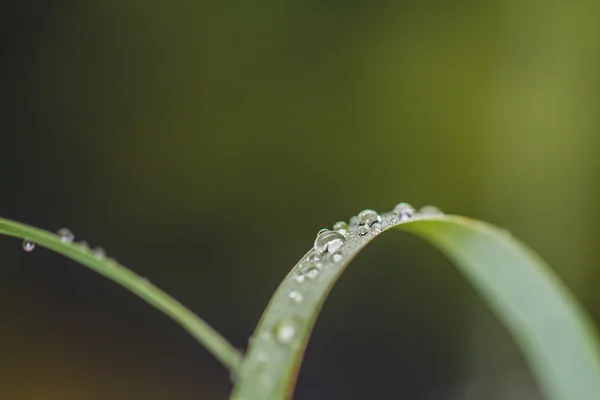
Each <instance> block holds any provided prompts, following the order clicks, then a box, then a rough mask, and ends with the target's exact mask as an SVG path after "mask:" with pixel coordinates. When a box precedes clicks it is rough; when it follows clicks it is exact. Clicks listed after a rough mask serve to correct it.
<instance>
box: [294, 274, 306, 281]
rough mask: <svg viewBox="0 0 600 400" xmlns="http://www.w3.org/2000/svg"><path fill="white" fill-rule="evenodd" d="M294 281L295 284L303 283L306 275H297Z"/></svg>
mask: <svg viewBox="0 0 600 400" xmlns="http://www.w3.org/2000/svg"><path fill="white" fill-rule="evenodd" d="M294 279H295V280H296V283H304V281H305V280H306V275H304V274H303V273H299V274H298V275H296V278H294Z"/></svg>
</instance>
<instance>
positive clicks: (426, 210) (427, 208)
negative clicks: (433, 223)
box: [419, 206, 444, 215]
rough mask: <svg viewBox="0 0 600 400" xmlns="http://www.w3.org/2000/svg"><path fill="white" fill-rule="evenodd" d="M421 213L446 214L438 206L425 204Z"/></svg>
mask: <svg viewBox="0 0 600 400" xmlns="http://www.w3.org/2000/svg"><path fill="white" fill-rule="evenodd" d="M419 214H421V215H444V212H443V211H442V210H440V209H439V208H437V207H436V206H424V207H421V209H420V210H419Z"/></svg>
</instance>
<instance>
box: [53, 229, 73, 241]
mask: <svg viewBox="0 0 600 400" xmlns="http://www.w3.org/2000/svg"><path fill="white" fill-rule="evenodd" d="M56 234H57V235H58V236H60V241H61V242H63V243H73V240H75V235H73V232H71V231H70V230H68V229H67V228H62V229H59V230H58V232H56Z"/></svg>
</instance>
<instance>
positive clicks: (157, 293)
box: [0, 218, 241, 371]
mask: <svg viewBox="0 0 600 400" xmlns="http://www.w3.org/2000/svg"><path fill="white" fill-rule="evenodd" d="M0 234H4V235H7V236H13V237H17V238H21V239H27V240H30V241H32V242H34V243H35V244H36V245H38V246H43V247H46V248H48V249H50V250H53V251H55V252H57V253H59V254H62V255H63V256H65V257H68V258H70V259H72V260H75V261H77V262H79V263H81V264H83V265H85V266H86V267H89V268H91V269H93V270H94V271H96V272H98V273H99V274H101V275H104V276H105V277H107V278H108V279H110V280H112V281H114V282H116V283H118V284H119V285H121V286H123V287H124V288H126V289H128V290H129V291H131V292H132V293H135V294H136V295H137V296H139V297H140V298H142V299H144V300H145V301H146V302H148V303H149V304H151V305H153V306H154V307H156V308H157V309H158V310H160V311H162V312H163V313H165V314H166V315H168V316H169V317H171V318H172V319H173V320H174V321H175V322H177V323H178V324H180V325H181V326H182V327H183V328H184V329H186V330H187V331H188V332H189V333H190V334H191V335H192V336H193V337H194V338H196V339H197V340H198V341H199V342H200V343H202V344H203V345H204V346H205V347H206V348H207V349H208V350H209V351H210V352H211V353H212V354H213V355H214V356H215V357H216V358H217V359H219V361H221V362H222V363H223V364H224V365H225V366H226V367H227V368H228V369H229V370H231V371H235V370H236V369H237V368H238V366H239V364H240V360H241V354H240V352H239V351H238V350H237V349H235V348H234V347H233V346H232V345H231V344H229V342H227V340H225V339H224V338H223V337H222V336H221V335H219V334H218V333H217V332H216V331H215V330H214V329H212V328H211V327H210V326H209V325H208V324H207V323H206V322H204V321H203V320H202V319H200V317H198V316H197V315H196V314H194V313H193V312H192V311H190V310H189V309H187V308H186V307H184V306H183V305H182V304H181V303H180V302H178V301H177V300H175V299H174V298H172V297H171V296H169V295H168V294H167V293H165V292H163V291H162V290H160V289H159V288H157V287H156V286H154V285H152V284H151V283H150V282H149V281H148V280H147V279H145V278H143V277H141V276H139V275H137V274H135V273H134V272H132V271H130V270H128V269H127V268H125V267H124V266H122V265H120V264H119V263H117V262H116V261H114V260H111V259H109V258H106V257H96V256H95V253H94V251H92V250H90V249H89V248H88V247H87V246H83V245H81V244H78V243H63V242H61V240H60V237H59V236H58V235H55V234H53V233H50V232H47V231H44V230H41V229H37V228H34V227H31V226H28V225H25V224H21V223H18V222H14V221H9V220H6V219H2V218H0Z"/></svg>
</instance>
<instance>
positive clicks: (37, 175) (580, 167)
mask: <svg viewBox="0 0 600 400" xmlns="http://www.w3.org/2000/svg"><path fill="white" fill-rule="evenodd" d="M599 6H600V5H599V4H596V2H582V1H574V2H567V3H554V2H543V1H529V2H518V1H509V2H501V1H496V2H487V3H478V2H468V1H462V2H452V3H451V4H450V3H447V2H442V1H437V2H435V1H434V2H425V3H409V2H392V1H373V2H360V1H348V2H342V1H329V2H326V1H322V2H319V1H315V0H307V1H289V0H287V1H286V0H284V1H280V2H267V1H258V2H242V1H226V2H184V1H173V2H170V3H164V2H158V1H126V2H118V1H103V2H101V1H91V2H75V1H56V2H42V1H31V2H20V3H16V2H15V3H14V4H12V5H5V6H4V7H3V10H2V12H0V18H1V19H0V22H1V24H0V30H1V33H2V38H3V40H2V47H1V57H2V58H1V64H0V82H1V88H2V90H1V91H0V101H1V103H0V105H1V107H2V111H1V114H0V132H1V133H0V146H1V147H0V148H1V149H2V153H1V156H0V177H1V182H2V191H1V196H0V213H1V215H2V216H3V217H7V218H11V219H16V220H19V221H23V222H27V223H30V224H33V225H36V226H40V227H42V228H46V229H49V230H56V229H58V228H60V227H63V226H67V227H69V228H70V229H72V230H73V231H74V232H75V233H76V235H77V238H78V239H84V240H87V241H88V242H90V243H92V244H94V245H96V244H100V245H102V246H104V247H105V248H106V249H107V250H108V253H109V255H111V256H115V257H116V258H117V259H118V260H120V261H122V262H123V263H124V264H125V265H128V266H130V267H131V268H132V269H134V270H135V271H136V272H138V273H140V274H142V275H145V276H148V277H149V278H150V279H151V280H152V281H153V282H155V283H157V284H158V285H159V286H161V287H162V288H164V289H166V290H167V291H168V292H169V293H171V294H173V295H174V296H175V297H176V298H178V299H180V300H181V301H182V302H184V303H185V304H187V305H189V306H190V307H191V308H192V309H193V310H194V311H196V312H198V314H199V315H200V316H202V317H203V318H205V319H206V320H207V321H208V322H209V323H210V324H211V325H212V326H214V327H215V328H217V330H219V331H220V332H222V333H223V334H224V335H225V336H226V337H227V338H229V339H230V340H231V341H232V342H233V343H234V344H235V345H236V346H238V347H240V348H243V347H245V345H246V340H247V338H248V337H249V336H250V334H251V332H252V330H253V327H254V325H255V324H256V322H257V321H258V318H259V317H260V314H261V311H262V309H263V307H264V306H265V305H266V303H267V301H268V299H269V297H270V294H271V293H272V292H273V291H274V289H275V288H276V286H277V284H278V282H279V281H280V280H281V279H282V278H283V276H284V275H285V274H286V273H287V271H288V270H289V268H290V267H291V266H292V265H293V264H294V263H295V262H296V261H297V259H298V258H299V257H300V256H301V255H302V254H303V253H304V252H305V251H306V250H307V249H308V248H309V247H310V246H311V244H312V241H313V237H314V235H315V234H316V232H317V230H318V229H319V228H321V227H324V226H329V225H330V224H332V223H333V222H335V221H337V220H339V219H346V220H347V219H348V218H349V217H350V216H352V215H353V214H355V213H357V212H358V211H360V210H361V209H363V208H367V207H369V208H374V209H377V210H380V211H384V210H387V209H390V208H392V207H393V205H394V204H395V203H397V202H399V201H409V202H411V203H412V204H414V205H416V206H422V205H424V204H429V203H433V204H436V205H437V206H439V207H440V208H442V209H443V210H445V211H446V212H449V213H456V214H464V215H468V216H473V217H476V218H480V219H484V220H488V221H490V222H492V223H494V224H497V225H499V226H501V227H505V228H507V229H509V230H510V231H511V232H512V233H513V234H514V235H515V236H517V237H519V238H521V239H523V240H524V241H525V242H526V243H528V244H529V245H530V246H531V247H532V248H533V249H535V250H536V251H537V252H538V253H539V254H540V255H542V257H544V258H545V259H546V260H547V261H548V262H549V263H550V264H551V265H552V266H553V267H554V268H555V269H556V270H557V272H558V273H559V274H560V276H561V277H562V278H563V279H564V280H565V281H566V282H567V284H568V286H569V287H570V288H571V289H572V290H573V291H574V292H575V293H576V294H577V296H578V297H579V298H580V299H581V300H582V302H583V303H584V305H585V306H586V308H587V309H588V310H589V311H590V312H591V313H592V315H593V318H594V320H595V321H596V322H597V323H599V322H600V306H599V305H598V301H599V300H600V297H599V296H598V294H597V293H595V292H596V288H597V286H598V283H599V282H600V272H599V270H598V263H599V261H600V248H598V246H597V242H598V239H599V238H600V213H599V212H598V203H599V200H600V159H599V157H598V156H599V155H600V113H599V111H600V107H599V101H600V80H599V78H600V73H599V72H598V71H600V68H599V67H600V42H598V38H599V34H600V25H598V23H597V21H598V18H599V17H600V7H599ZM0 250H1V253H0V254H1V260H2V263H1V266H0V273H1V279H0V282H1V283H0V285H1V287H0V310H1V311H2V314H1V315H2V317H3V321H2V325H1V328H0V339H1V340H0V343H1V344H0V361H1V363H0V372H1V376H2V378H0V398H1V399H27V400H29V399H54V398H56V399H65V400H68V399H90V400H93V399H107V398H110V399H145V400H147V399H210V400H212V399H226V398H227V395H228V392H229V390H230V383H229V376H228V373H227V371H225V369H224V368H222V367H221V366H220V365H219V364H218V363H217V362H216V361H215V360H214V359H213V358H212V357H211V356H210V355H209V354H208V353H207V352H206V351H205V350H204V349H202V348H201V347H199V346H198V345H197V344H196V343H195V342H194V341H193V339H191V338H190V337H189V336H188V335H187V334H186V333H185V332H183V331H182V330H181V329H180V328H178V327H177V326H176V325H175V324H174V323H172V322H171V321H169V320H168V319H166V317H163V316H162V315H160V314H159V313H158V312H157V311H155V310H153V309H151V308H150V307H149V306H147V305H145V304H143V303H142V302H141V301H140V300H138V299H137V298H135V297H134V296H132V295H130V294H128V293H126V292H125V291H124V290H122V289H121V288H119V287H116V286H115V285H114V284H112V283H110V282H106V281H105V280H104V279H103V278H100V277H99V276H96V275H95V274H93V273H92V272H90V271H88V270H86V269H84V268H82V267H80V266H78V265H75V264H73V263H71V262H69V261H67V260H65V259H63V258H61V257H58V256H56V255H54V254H51V253H49V252H47V251H45V250H36V251H34V252H33V253H31V254H25V253H23V252H22V251H21V250H20V246H19V243H18V242H17V241H15V240H12V239H9V238H4V239H2V240H0ZM295 398H296V399H317V400H318V399H344V400H348V399H367V398H407V399H423V400H425V399H427V400H434V399H436V400H437V399H457V400H474V399H483V398H485V399H490V400H496V399H498V400H499V399H511V400H520V399H523V400H524V399H527V400H529V399H540V398H541V397H540V396H539V394H538V392H537V389H536V387H535V384H534V383H533V380H532V378H531V377H530V375H529V373H528V372H527V369H526V367H525V366H524V362H523V360H522V358H521V356H520V355H519V353H518V350H517V349H516V348H515V346H514V344H513V343H512V341H511V340H510V339H509V337H508V334H507V333H506V331H505V330H504V329H503V328H502V327H501V326H499V324H498V322H497V321H496V320H495V318H494V317H493V316H492V315H491V313H490V312H489V311H488V310H487V309H486V308H485V306H484V305H483V304H482V303H481V302H480V301H479V300H478V298H477V297H476V295H475V293H474V292H473V291H472V290H471V289H470V287H469V286H468V285H467V283H466V282H465V281H464V280H463V279H462V278H461V277H460V276H459V275H458V272H457V271H456V270H455V269H454V267H453V266H452V265H451V264H450V263H449V262H448V261H447V260H446V259H445V258H444V257H443V256H442V255H441V254H439V253H438V252H437V251H435V250H433V249H432V248H431V247H429V246H428V245H426V244H425V243H422V242H420V241H419V240H417V239H415V238H412V237H409V236H407V235H404V234H401V233H395V234H389V235H386V236H384V237H382V238H381V239H379V240H378V242H377V243H376V244H374V245H373V246H372V247H371V248H369V249H367V251H365V252H364V254H362V255H361V257H359V259H358V260H357V261H356V263H355V265H353V266H352V268H350V270H349V272H348V273H347V274H346V276H344V278H343V279H342V280H341V281H340V282H339V285H338V287H337V288H336V290H334V292H333V294H332V297H331V298H330V300H329V301H328V303H327V304H326V307H325V309H324V311H323V314H322V316H321V318H320V320H319V322H318V325H317V327H316V330H315V333H314V335H313V339H312V340H311V343H310V345H309V349H308V353H307V357H306V362H305V364H304V366H303V369H302V371H301V374H300V379H299V387H298V389H297V392H296V396H295Z"/></svg>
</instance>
